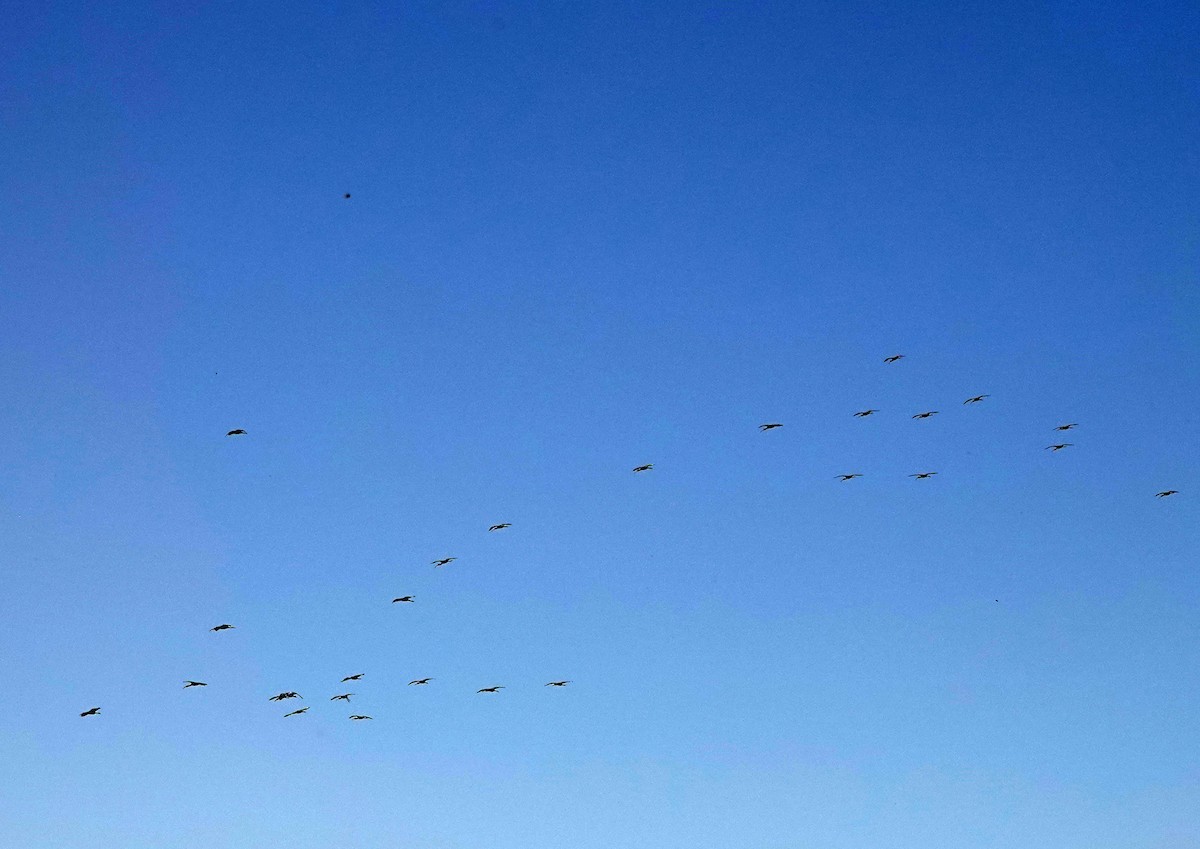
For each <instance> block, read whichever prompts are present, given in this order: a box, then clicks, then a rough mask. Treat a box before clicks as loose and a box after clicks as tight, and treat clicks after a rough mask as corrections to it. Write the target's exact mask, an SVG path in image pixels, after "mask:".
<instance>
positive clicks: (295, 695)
mask: <svg viewBox="0 0 1200 849" xmlns="http://www.w3.org/2000/svg"><path fill="white" fill-rule="evenodd" d="M302 698H304V696H302V695H300V694H299V693H296V692H292V691H290V690H289V691H288V692H286V693H279V694H278V695H275V696H271V698H269V699H267V701H269V702H282V701H283V700H284V699H302Z"/></svg>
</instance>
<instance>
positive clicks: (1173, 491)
mask: <svg viewBox="0 0 1200 849" xmlns="http://www.w3.org/2000/svg"><path fill="white" fill-rule="evenodd" d="M1178 494H1179V490H1177V489H1164V490H1163V491H1162V492H1156V493H1154V497H1155V498H1166V497H1167V496H1168V495H1178Z"/></svg>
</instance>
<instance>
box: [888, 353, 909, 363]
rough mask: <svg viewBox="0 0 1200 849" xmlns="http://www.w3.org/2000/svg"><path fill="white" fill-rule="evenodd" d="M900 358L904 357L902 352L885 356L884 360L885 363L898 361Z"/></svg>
mask: <svg viewBox="0 0 1200 849" xmlns="http://www.w3.org/2000/svg"><path fill="white" fill-rule="evenodd" d="M902 359H904V355H903V354H892V355H891V356H890V357H885V358H884V362H885V363H895V362H899V361H900V360H902Z"/></svg>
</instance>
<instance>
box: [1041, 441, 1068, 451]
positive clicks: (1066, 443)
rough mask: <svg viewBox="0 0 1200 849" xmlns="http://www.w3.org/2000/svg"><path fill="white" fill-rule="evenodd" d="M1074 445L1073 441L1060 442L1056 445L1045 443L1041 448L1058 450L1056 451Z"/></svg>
mask: <svg viewBox="0 0 1200 849" xmlns="http://www.w3.org/2000/svg"><path fill="white" fill-rule="evenodd" d="M1074 446H1075V443H1074V442H1060V443H1058V444H1057V445H1047V446H1046V447H1045V449H1043V450H1045V451H1055V452H1058V451H1062V450H1063V449H1064V448H1073V447H1074Z"/></svg>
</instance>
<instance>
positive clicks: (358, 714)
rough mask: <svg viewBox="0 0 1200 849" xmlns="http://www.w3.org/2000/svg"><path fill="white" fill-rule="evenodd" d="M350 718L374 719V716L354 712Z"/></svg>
mask: <svg viewBox="0 0 1200 849" xmlns="http://www.w3.org/2000/svg"><path fill="white" fill-rule="evenodd" d="M350 718H351V719H353V720H359V719H374V717H371V716H363V715H362V714H361V713H356V714H354V716H352V717H350Z"/></svg>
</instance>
